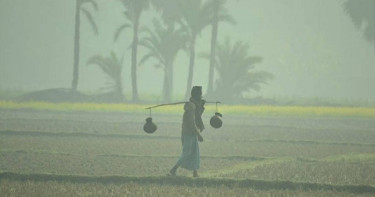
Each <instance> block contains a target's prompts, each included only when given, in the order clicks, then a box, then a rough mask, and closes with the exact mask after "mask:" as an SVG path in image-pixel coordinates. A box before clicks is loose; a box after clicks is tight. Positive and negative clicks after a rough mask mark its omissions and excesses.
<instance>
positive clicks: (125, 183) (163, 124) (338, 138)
mask: <svg viewBox="0 0 375 197" xmlns="http://www.w3.org/2000/svg"><path fill="white" fill-rule="evenodd" d="M145 107H146V106H145V105H126V104H94V103H86V104H72V103H63V104H52V103H36V102H30V103H16V102H0V196H56V197H58V196H219V197H220V196H374V195H375V109H373V108H349V107H347V108H344V107H343V108H341V107H340V108H339V107H338V108H335V107H293V106H289V107H272V106H219V111H220V112H222V113H223V122H224V124H223V127H222V128H220V129H213V128H211V127H210V125H209V119H210V117H211V116H212V115H213V113H214V112H215V107H214V106H212V105H211V106H209V107H207V110H206V113H205V114H204V116H203V120H204V122H205V125H206V130H205V131H204V132H203V137H204V142H202V143H200V152H201V168H200V170H199V173H200V178H192V175H191V172H189V171H186V170H183V169H179V171H178V176H177V177H167V176H165V175H166V173H167V172H168V170H169V169H170V168H171V167H172V166H173V165H174V164H175V162H176V160H177V158H178V156H179V154H180V152H181V142H180V128H181V120H182V117H181V115H182V112H183V111H182V106H181V105H179V106H170V107H165V108H157V109H154V110H153V111H152V115H153V120H154V122H155V123H156V124H157V125H158V130H157V131H156V132H155V133H154V134H146V133H145V132H143V130H142V127H143V124H144V122H145V118H146V117H147V116H148V111H147V110H144V108H145Z"/></svg>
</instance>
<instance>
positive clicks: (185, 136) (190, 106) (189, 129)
mask: <svg viewBox="0 0 375 197" xmlns="http://www.w3.org/2000/svg"><path fill="white" fill-rule="evenodd" d="M205 103H206V101H205V100H203V99H202V87H201V86H194V87H193V88H192V90H191V97H190V100H189V102H187V103H185V105H184V110H185V112H184V115H183V119H182V132H181V142H182V153H181V156H180V158H179V159H178V161H177V163H176V165H175V166H174V167H173V168H172V169H171V170H170V171H169V175H170V176H175V175H176V171H177V169H178V168H179V167H182V168H185V169H187V170H191V171H193V177H198V171H197V170H198V169H199V167H200V154H199V144H198V141H200V142H203V137H202V136H201V134H200V133H201V132H202V131H203V130H204V125H203V121H202V114H203V111H204V104H205Z"/></svg>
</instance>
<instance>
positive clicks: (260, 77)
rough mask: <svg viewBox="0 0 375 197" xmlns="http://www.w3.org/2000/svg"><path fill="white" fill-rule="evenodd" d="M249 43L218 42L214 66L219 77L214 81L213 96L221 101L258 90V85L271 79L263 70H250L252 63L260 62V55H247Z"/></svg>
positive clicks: (230, 99) (271, 76)
mask: <svg viewBox="0 0 375 197" xmlns="http://www.w3.org/2000/svg"><path fill="white" fill-rule="evenodd" d="M248 50H249V45H248V44H246V43H243V42H236V43H235V44H234V45H232V44H231V43H230V41H229V39H227V40H226V42H225V43H224V44H219V45H218V47H217V55H216V68H217V71H218V74H219V78H218V80H217V81H216V88H215V90H214V92H213V94H214V95H215V96H217V97H218V98H219V99H221V100H223V101H232V100H233V99H236V98H241V97H242V94H243V93H245V92H248V91H250V90H256V91H258V90H260V85H261V84H264V83H266V82H267V80H269V79H272V78H273V75H272V74H270V73H268V72H265V71H251V70H252V69H254V64H257V63H260V62H262V58H261V57H253V56H249V52H248Z"/></svg>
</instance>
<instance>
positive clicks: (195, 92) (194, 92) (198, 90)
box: [191, 86, 202, 100]
mask: <svg viewBox="0 0 375 197" xmlns="http://www.w3.org/2000/svg"><path fill="white" fill-rule="evenodd" d="M191 97H193V98H194V99H196V100H200V99H202V86H194V87H193V88H192V89H191Z"/></svg>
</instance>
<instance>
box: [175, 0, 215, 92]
mask: <svg viewBox="0 0 375 197" xmlns="http://www.w3.org/2000/svg"><path fill="white" fill-rule="evenodd" d="M179 8H180V9H179V10H180V12H181V16H182V22H181V25H182V27H183V28H184V30H185V31H186V33H187V34H188V35H189V37H190V40H189V53H190V60H189V73H188V80H187V85H186V92H185V99H187V98H189V97H190V90H191V86H192V82H193V74H194V64H195V42H196V38H197V36H198V35H199V33H200V32H201V31H202V30H203V29H204V28H205V27H207V26H208V25H209V24H210V22H211V21H210V4H209V3H203V0H188V1H187V0H180V1H179Z"/></svg>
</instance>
